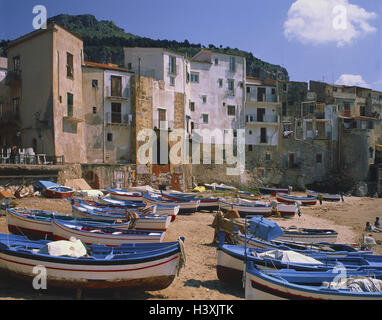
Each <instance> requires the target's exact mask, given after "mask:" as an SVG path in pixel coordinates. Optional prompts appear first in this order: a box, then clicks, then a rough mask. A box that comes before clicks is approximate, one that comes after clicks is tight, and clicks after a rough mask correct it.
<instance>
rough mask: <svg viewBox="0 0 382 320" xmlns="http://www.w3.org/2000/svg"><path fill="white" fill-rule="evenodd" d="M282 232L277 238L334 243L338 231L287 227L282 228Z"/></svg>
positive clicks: (302, 241)
mask: <svg viewBox="0 0 382 320" xmlns="http://www.w3.org/2000/svg"><path fill="white" fill-rule="evenodd" d="M283 231H284V234H283V235H282V236H280V237H278V238H277V240H284V241H292V242H299V243H318V242H328V243H336V241H337V237H338V232H336V231H334V230H331V229H309V228H297V227H294V226H292V227H289V228H286V229H283Z"/></svg>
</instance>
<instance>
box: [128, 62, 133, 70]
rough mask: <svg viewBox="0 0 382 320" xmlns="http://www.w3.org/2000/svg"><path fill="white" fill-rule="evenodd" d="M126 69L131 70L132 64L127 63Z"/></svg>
mask: <svg viewBox="0 0 382 320" xmlns="http://www.w3.org/2000/svg"><path fill="white" fill-rule="evenodd" d="M127 69H129V70H131V69H133V64H132V63H131V62H129V63H128V64H127Z"/></svg>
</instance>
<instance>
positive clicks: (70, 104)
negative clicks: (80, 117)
mask: <svg viewBox="0 0 382 320" xmlns="http://www.w3.org/2000/svg"><path fill="white" fill-rule="evenodd" d="M66 103H67V116H68V117H73V95H72V94H71V93H69V92H68V93H67V94H66Z"/></svg>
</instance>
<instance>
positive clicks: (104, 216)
mask: <svg viewBox="0 0 382 320" xmlns="http://www.w3.org/2000/svg"><path fill="white" fill-rule="evenodd" d="M72 214H73V216H74V217H78V218H87V219H95V220H97V219H101V220H106V221H113V222H115V221H120V220H124V219H128V218H129V216H125V217H121V216H119V215H112V214H108V213H100V212H95V211H92V210H89V209H87V208H83V207H81V206H74V205H72ZM171 221H172V216H170V215H165V214H139V215H138V219H135V220H134V229H136V230H153V231H166V230H167V228H168V227H169V225H170V223H171Z"/></svg>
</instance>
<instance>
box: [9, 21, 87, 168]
mask: <svg viewBox="0 0 382 320" xmlns="http://www.w3.org/2000/svg"><path fill="white" fill-rule="evenodd" d="M8 61H9V63H8V71H7V76H6V78H5V80H4V81H5V84H6V85H7V86H8V88H9V98H10V102H11V110H10V113H9V114H8V115H7V117H8V120H11V121H13V122H14V125H15V127H14V128H13V132H16V133H17V135H18V139H17V145H18V146H19V147H21V146H23V147H25V148H27V147H32V148H33V149H34V150H35V153H40V154H47V155H53V156H64V157H65V161H66V162H68V163H78V162H84V161H86V146H85V143H84V137H85V132H84V114H83V109H82V102H83V95H82V69H81V68H82V67H81V66H82V63H83V43H82V40H81V39H80V38H79V37H78V36H76V35H75V34H73V33H71V32H69V31H68V30H66V29H65V28H63V27H61V26H60V25H58V24H56V23H50V24H49V25H48V27H47V29H39V30H36V31H33V32H31V33H28V34H27V35H24V36H22V37H20V38H18V39H16V40H14V41H12V42H10V44H9V48H8ZM15 128H16V130H15Z"/></svg>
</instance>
